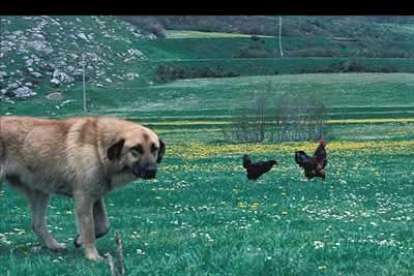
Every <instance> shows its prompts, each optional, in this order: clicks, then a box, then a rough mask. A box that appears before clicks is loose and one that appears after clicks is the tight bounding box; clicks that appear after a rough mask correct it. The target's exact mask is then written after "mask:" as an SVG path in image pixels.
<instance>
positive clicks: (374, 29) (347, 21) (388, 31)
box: [121, 16, 414, 57]
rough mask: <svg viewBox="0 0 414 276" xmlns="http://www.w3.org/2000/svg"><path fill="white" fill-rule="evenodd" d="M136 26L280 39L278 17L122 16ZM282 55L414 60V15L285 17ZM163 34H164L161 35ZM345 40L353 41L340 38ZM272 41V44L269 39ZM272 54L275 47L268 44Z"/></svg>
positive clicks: (274, 44)
mask: <svg viewBox="0 0 414 276" xmlns="http://www.w3.org/2000/svg"><path fill="white" fill-rule="evenodd" d="M121 18H122V19H126V20H127V21H128V22H131V23H132V24H135V25H137V26H140V27H145V26H146V25H148V24H158V26H159V27H158V28H161V27H160V26H162V27H163V28H164V29H165V30H167V32H166V36H167V37H168V36H169V35H168V30H178V31H182V30H188V31H202V32H221V33H233V34H251V35H268V36H273V37H275V36H278V30H279V29H278V26H279V17H278V16H159V17H151V16H147V17H145V16H144V17H127V18H125V17H121ZM282 18H283V28H282V36H283V41H284V47H285V54H286V55H287V56H290V57H296V56H333V57H339V56H350V57H413V53H414V52H413V50H412V49H413V47H412V46H413V43H414V42H413V40H412V34H413V31H414V27H413V26H414V17H388V18H386V17H369V16H366V17H364V16H353V17H352V16H348V17H344V16H283V17H282ZM164 33H165V32H164ZM336 38H348V39H352V41H351V40H348V41H346V40H338V39H336ZM269 41H271V40H269ZM270 44H271V46H270V47H272V46H273V48H274V49H276V50H278V49H277V47H278V45H277V44H276V43H270Z"/></svg>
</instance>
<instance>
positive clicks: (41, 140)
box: [0, 116, 165, 260]
mask: <svg viewBox="0 0 414 276" xmlns="http://www.w3.org/2000/svg"><path fill="white" fill-rule="evenodd" d="M164 153H165V145H164V143H163V142H162V141H161V140H160V139H159V138H158V136H157V135H156V134H155V133H154V132H153V131H151V130H150V129H148V128H146V127H143V126H142V125H139V124H136V123H132V122H129V121H125V120H120V119H117V118H114V117H75V118H71V119H68V120H46V119H38V118H31V117H13V116H6V117H5V116H3V117H0V184H1V183H2V182H3V180H4V179H5V180H6V182H8V183H9V184H10V186H11V187H13V188H16V189H17V190H19V191H20V192H22V193H23V194H24V195H25V196H26V198H27V201H28V203H29V204H30V208H31V214H32V224H31V226H32V229H33V230H34V232H35V233H36V234H37V235H38V236H39V237H40V238H41V239H42V240H43V241H44V242H45V244H46V246H47V247H48V248H50V249H51V250H63V249H65V247H64V246H63V245H61V244H59V243H58V242H57V241H56V240H55V239H54V238H53V237H52V235H51V234H50V232H49V231H48V230H47V227H46V209H47V205H48V202H49V197H50V195H52V194H60V195H65V196H68V197H72V198H74V200H75V214H76V221H77V225H78V229H79V233H80V235H79V236H78V237H77V238H76V239H75V245H77V246H81V245H82V246H83V247H84V250H85V256H86V258H88V259H90V260H101V259H102V257H101V256H100V255H99V253H98V251H97V249H96V247H95V244H94V243H95V239H96V238H99V237H102V236H103V235H105V234H106V233H107V232H108V229H109V221H108V216H107V214H106V211H105V206H104V202H103V196H104V195H106V194H107V193H109V192H110V191H112V190H114V189H116V188H119V187H121V186H123V185H126V184H128V183H130V182H131V181H133V180H135V179H137V178H143V179H151V178H155V175H156V172H157V163H160V162H161V159H162V157H163V155H164Z"/></svg>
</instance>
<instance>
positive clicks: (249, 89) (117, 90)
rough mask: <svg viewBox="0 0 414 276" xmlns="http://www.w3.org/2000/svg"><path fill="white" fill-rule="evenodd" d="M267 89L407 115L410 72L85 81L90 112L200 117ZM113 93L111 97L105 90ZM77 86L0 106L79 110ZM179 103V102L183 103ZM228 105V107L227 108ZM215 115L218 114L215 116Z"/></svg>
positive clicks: (368, 113) (355, 111)
mask: <svg viewBox="0 0 414 276" xmlns="http://www.w3.org/2000/svg"><path fill="white" fill-rule="evenodd" d="M269 83H270V84H272V87H273V88H272V90H271V91H269V92H268V93H269V94H268V96H269V98H270V99H271V100H275V99H276V98H277V96H278V95H281V94H283V93H285V92H289V91H291V92H292V93H293V92H295V93H299V94H309V93H312V94H315V95H317V96H318V97H320V98H321V99H323V101H324V102H325V103H326V105H327V106H329V108H330V110H331V115H332V119H351V118H353V119H358V118H359V119H362V118H393V117H394V118H406V117H411V112H412V110H411V108H412V107H413V105H412V104H411V103H412V97H413V93H412V91H413V89H414V78H413V77H412V75H411V74H400V73H396V74H370V73H365V74H352V73H348V74H300V75H276V76H246V77H237V78H221V79H191V80H177V81H174V82H171V83H168V84H158V85H155V84H154V85H152V86H148V87H140V88H139V87H138V85H136V84H135V83H134V82H133V81H131V82H130V83H129V85H128V86H122V87H119V86H116V85H112V86H110V87H108V88H99V89H96V88H95V89H93V88H89V87H88V91H89V97H90V98H91V99H92V100H93V104H94V106H95V107H94V109H92V111H93V113H96V114H118V115H122V116H127V117H129V116H132V117H140V116H144V117H151V116H156V117H158V118H159V119H160V117H162V116H164V115H165V116H170V115H171V116H176V118H177V119H178V118H180V117H183V118H184V117H186V116H196V117H200V116H201V117H203V116H204V118H205V119H206V120H210V116H212V115H213V116H219V115H226V116H228V115H230V109H231V108H233V107H239V106H244V105H246V104H247V103H248V102H249V100H251V95H252V93H253V92H254V91H265V87H266V85H268V84H269ZM112 94H113V95H116V97H110V95H112ZM81 96H82V90H81V89H79V90H74V91H73V92H72V93H71V94H70V95H68V97H67V99H68V100H73V102H70V103H67V104H64V105H63V107H60V109H57V108H56V105H62V101H45V100H44V99H41V98H39V99H32V100H30V101H19V102H15V104H13V103H12V102H4V103H3V105H2V106H3V112H5V111H6V112H10V113H13V114H25V112H27V110H30V113H31V114H33V115H38V116H41V115H47V114H48V112H49V113H51V112H54V113H55V114H56V115H65V114H66V115H69V114H74V113H77V112H79V110H81ZM183 103H184V104H183ZM229 108H230V109H229ZM215 119H219V118H215Z"/></svg>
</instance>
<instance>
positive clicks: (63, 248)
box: [47, 243, 68, 252]
mask: <svg viewBox="0 0 414 276" xmlns="http://www.w3.org/2000/svg"><path fill="white" fill-rule="evenodd" d="M47 248H49V250H51V251H53V252H66V251H67V250H68V249H67V248H66V246H65V245H64V244H60V243H53V244H48V245H47Z"/></svg>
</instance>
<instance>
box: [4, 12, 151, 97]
mask: <svg viewBox="0 0 414 276" xmlns="http://www.w3.org/2000/svg"><path fill="white" fill-rule="evenodd" d="M0 20H1V22H0V24H1V26H2V31H1V32H0V47H1V59H2V64H0V98H14V97H15V98H26V97H33V96H36V95H37V93H36V92H35V91H37V89H39V87H47V85H49V86H50V87H57V88H59V89H63V90H65V89H66V90H67V88H70V87H71V86H73V85H74V84H76V82H82V80H83V62H85V63H86V66H85V67H86V71H85V79H86V81H89V80H92V81H93V82H94V84H95V85H96V84H100V85H102V84H103V83H107V84H110V83H114V82H118V81H128V80H133V79H135V78H137V77H138V74H135V73H130V72H125V71H122V70H121V69H119V66H117V64H120V63H122V64H124V63H125V62H124V61H125V60H127V61H128V62H133V61H134V60H145V59H147V57H146V56H145V54H144V53H143V52H141V51H140V50H139V49H135V48H134V47H133V43H132V42H133V40H136V39H153V38H155V36H153V35H151V34H145V33H143V32H141V31H140V30H138V29H137V28H136V27H134V26H133V25H131V24H129V23H127V22H124V21H122V20H118V19H116V18H115V17H110V16H104V17H99V16H91V17H74V16H63V17H52V16H4V17H2V18H1V19H0ZM118 48H119V49H127V50H125V51H121V52H119V51H118V50H116V49H118ZM131 74H132V75H131ZM41 84H43V85H42V86H40V85H41ZM43 93H44V92H43Z"/></svg>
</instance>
